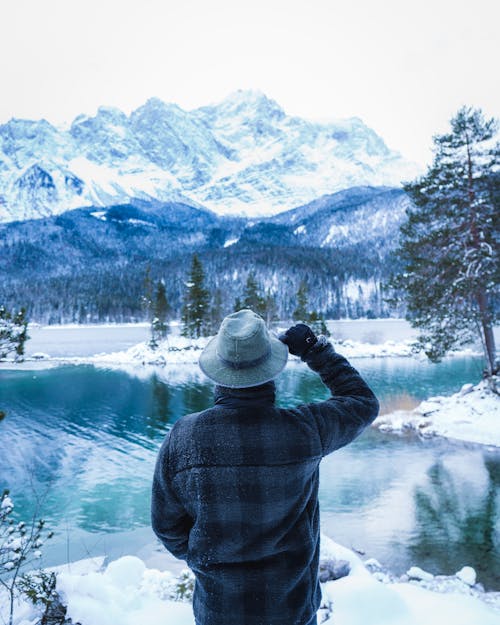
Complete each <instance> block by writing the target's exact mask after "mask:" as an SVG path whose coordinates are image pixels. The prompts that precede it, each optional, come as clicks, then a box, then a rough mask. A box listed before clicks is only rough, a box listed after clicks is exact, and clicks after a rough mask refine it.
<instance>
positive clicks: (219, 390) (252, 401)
mask: <svg viewBox="0 0 500 625" xmlns="http://www.w3.org/2000/svg"><path fill="white" fill-rule="evenodd" d="M275 397H276V385H275V384H274V381H273V380H271V381H270V382H266V383H265V384H261V385H260V386H250V387H248V388H228V387H227V386H216V387H215V405H216V406H225V407H226V408H249V407H253V406H265V405H270V404H271V405H272V404H274V400H275Z"/></svg>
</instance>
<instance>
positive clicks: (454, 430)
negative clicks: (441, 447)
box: [373, 380, 500, 447]
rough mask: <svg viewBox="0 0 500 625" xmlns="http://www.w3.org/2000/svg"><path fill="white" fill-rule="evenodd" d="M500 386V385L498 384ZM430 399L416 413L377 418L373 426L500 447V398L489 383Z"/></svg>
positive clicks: (392, 414) (405, 412) (414, 411)
mask: <svg viewBox="0 0 500 625" xmlns="http://www.w3.org/2000/svg"><path fill="white" fill-rule="evenodd" d="M497 384H498V382H497ZM463 388H464V387H462V390H461V391H459V392H458V393H455V394H454V395H451V396H449V397H445V396H439V397H431V398H429V399H427V400H425V401H423V402H421V403H420V404H419V405H418V406H417V407H416V408H415V409H414V410H411V411H402V410H399V411H397V412H393V413H391V414H386V415H382V416H380V417H378V418H377V419H376V420H375V421H374V424H373V425H374V426H376V427H378V428H379V429H381V430H383V431H386V432H402V431H409V430H412V431H414V432H416V433H418V434H419V435H420V436H422V437H431V436H443V437H446V438H450V439H456V440H462V441H468V442H472V443H477V444H480V445H490V446H493V447H500V428H499V427H498V423H499V422H500V421H499V420H500V396H499V395H497V394H496V393H494V392H493V391H492V390H491V388H490V387H489V384H488V382H487V381H486V380H482V381H481V382H479V384H476V385H475V386H473V387H472V388H469V387H468V385H467V389H466V390H467V392H466V393H465V394H464V392H463Z"/></svg>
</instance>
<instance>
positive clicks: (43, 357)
mask: <svg viewBox="0 0 500 625" xmlns="http://www.w3.org/2000/svg"><path fill="white" fill-rule="evenodd" d="M31 358H33V360H47V359H49V358H50V356H49V355H48V354H45V353H44V352H35V353H34V354H31Z"/></svg>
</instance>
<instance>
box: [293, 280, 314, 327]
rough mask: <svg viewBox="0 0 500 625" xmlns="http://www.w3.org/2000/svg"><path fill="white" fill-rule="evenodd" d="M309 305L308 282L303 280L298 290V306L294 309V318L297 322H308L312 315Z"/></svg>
mask: <svg viewBox="0 0 500 625" xmlns="http://www.w3.org/2000/svg"><path fill="white" fill-rule="evenodd" d="M307 307H308V302H307V284H306V283H305V281H304V280H301V282H300V284H299V289H298V291H297V308H296V309H295V310H294V311H293V314H292V319H293V320H294V321H297V322H299V321H300V322H302V323H308V321H309V317H310V315H309V311H308V309H307Z"/></svg>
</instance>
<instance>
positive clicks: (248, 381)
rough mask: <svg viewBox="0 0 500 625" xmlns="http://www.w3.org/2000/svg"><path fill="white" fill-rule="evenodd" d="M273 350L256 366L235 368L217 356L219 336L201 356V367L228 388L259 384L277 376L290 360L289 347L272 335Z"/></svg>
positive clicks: (208, 375) (211, 377) (206, 373)
mask: <svg viewBox="0 0 500 625" xmlns="http://www.w3.org/2000/svg"><path fill="white" fill-rule="evenodd" d="M269 339H270V342H271V352H270V354H269V357H268V358H267V359H266V360H265V361H264V362H262V363H260V364H258V365H257V366H255V367H248V368H246V369H233V368H231V367H229V366H227V365H225V364H224V363H223V362H222V361H221V360H220V359H219V357H218V356H217V352H216V341H217V337H214V338H213V339H211V340H210V341H209V342H208V343H207V345H206V347H205V349H204V350H203V351H202V353H201V355H200V358H199V361H198V363H199V365H200V369H201V370H202V371H203V373H204V374H205V375H206V376H207V377H209V378H210V379H211V380H213V381H214V382H216V383H217V384H220V385H221V386H227V387H228V388H247V387H249V386H258V385H259V384H264V383H265V382H269V381H270V380H272V379H273V378H275V377H276V376H277V375H278V373H280V372H281V371H283V369H284V368H285V365H286V362H287V360H288V347H287V346H286V345H285V344H284V343H282V342H281V341H280V340H279V339H278V338H275V337H274V336H272V335H270V337H269Z"/></svg>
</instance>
